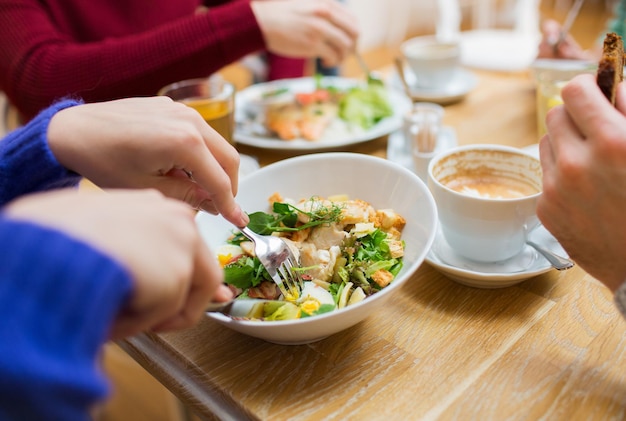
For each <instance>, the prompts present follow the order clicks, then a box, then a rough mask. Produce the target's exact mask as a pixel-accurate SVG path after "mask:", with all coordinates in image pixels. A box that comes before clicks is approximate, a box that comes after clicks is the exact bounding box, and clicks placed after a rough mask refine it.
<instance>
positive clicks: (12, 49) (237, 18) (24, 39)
mask: <svg viewBox="0 0 626 421" xmlns="http://www.w3.org/2000/svg"><path fill="white" fill-rule="evenodd" d="M202 4H204V5H206V6H207V7H209V10H208V11H207V12H206V13H196V10H197V8H198V6H200V5H202ZM263 48H264V41H263V36H262V33H261V31H260V29H259V26H258V24H257V23H256V20H255V18H254V14H253V13H252V9H251V8H250V4H249V0H232V1H228V0H221V1H220V0H205V1H204V2H203V1H202V0H88V1H85V0H3V1H2V2H0V90H2V91H4V92H5V93H6V94H7V96H8V98H9V100H10V101H11V103H12V104H14V105H15V106H16V107H17V108H18V110H19V111H20V112H21V114H22V116H23V117H24V118H25V119H30V118H32V117H33V116H34V115H35V114H36V113H37V112H38V111H39V110H41V109H43V108H45V107H46V106H48V105H49V104H50V103H52V102H53V101H54V100H56V99H58V98H61V97H64V96H68V95H72V96H79V97H81V98H83V99H84V100H85V101H86V102H93V101H104V100H109V99H117V98H123V97H128V96H143V95H154V94H156V93H157V91H158V90H159V88H161V87H163V86H165V85H167V84H169V83H172V82H175V81H178V80H183V79H188V78H194V77H203V76H208V75H209V74H211V73H214V72H216V71H217V70H219V69H220V68H222V67H224V66H225V65H227V64H230V63H232V62H235V61H236V60H238V59H240V58H242V57H243V56H245V55H247V54H249V53H252V52H255V51H258V50H261V49H263ZM302 72H303V61H302V60H295V61H293V60H292V61H288V60H283V61H282V62H281V68H280V69H278V70H277V69H274V72H273V73H272V77H273V78H281V77H295V76H301V75H302Z"/></svg>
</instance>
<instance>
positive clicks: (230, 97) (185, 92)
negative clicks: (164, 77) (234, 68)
mask: <svg viewBox="0 0 626 421" xmlns="http://www.w3.org/2000/svg"><path fill="white" fill-rule="evenodd" d="M159 95H165V96H168V97H170V98H172V99H173V100H174V101H178V102H181V103H183V104H185V105H187V106H189V107H191V108H193V109H195V110H196V111H198V112H199V113H200V115H201V116H202V118H204V120H205V121H206V122H207V123H208V124H209V125H210V126H211V127H213V129H215V130H216V131H217V132H218V133H219V134H221V135H222V136H223V137H224V139H226V140H227V141H228V142H229V143H230V144H232V145H234V144H235V141H234V138H233V131H234V129H235V113H234V110H235V87H234V85H233V84H231V83H229V82H227V81H225V80H224V79H222V78H221V77H220V76H218V75H213V76H210V77H208V78H199V79H189V80H183V81H180V82H175V83H172V84H170V85H167V86H165V87H163V88H162V89H161V90H160V91H159Z"/></svg>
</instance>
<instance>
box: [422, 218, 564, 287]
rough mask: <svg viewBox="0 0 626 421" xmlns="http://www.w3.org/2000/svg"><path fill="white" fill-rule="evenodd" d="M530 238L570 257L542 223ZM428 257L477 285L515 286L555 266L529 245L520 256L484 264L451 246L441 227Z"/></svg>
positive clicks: (454, 275)
mask: <svg viewBox="0 0 626 421" xmlns="http://www.w3.org/2000/svg"><path fill="white" fill-rule="evenodd" d="M529 237H530V239H531V240H533V241H534V242H536V243H538V244H540V245H542V246H544V247H545V248H547V249H548V250H551V251H552V252H554V253H557V254H559V255H561V256H564V257H566V256H567V253H566V252H565V250H563V248H562V247H561V245H560V244H559V243H558V241H557V240H556V239H555V238H554V237H553V236H552V235H551V234H550V233H549V232H548V231H547V230H546V229H545V228H544V227H543V226H542V225H540V226H539V227H537V228H536V229H535V230H533V232H531V233H530V236H529ZM425 260H426V262H428V263H429V264H430V265H432V266H433V267H435V268H436V269H437V270H439V271H440V272H442V273H444V274H445V275H446V276H447V277H448V278H450V279H452V280H454V281H457V282H459V283H461V284H463V285H467V286H471V287H477V288H504V287H508V286H512V285H515V284H518V283H520V282H522V281H525V280H527V279H529V278H532V277H535V276H538V275H541V274H542V273H545V272H548V271H549V270H551V269H552V266H550V263H548V261H547V260H546V259H545V258H544V257H543V256H541V255H540V254H538V253H537V252H536V251H535V250H534V249H533V248H532V247H530V246H526V247H525V248H524V250H522V251H521V252H520V253H519V254H518V255H517V256H514V257H512V258H510V259H507V260H503V261H500V262H494V263H483V262H475V261H473V260H469V259H466V258H464V257H462V256H459V255H458V254H456V253H455V252H454V251H453V250H452V249H451V248H450V246H449V245H448V243H447V242H446V240H445V238H444V237H443V234H442V232H441V229H438V230H437V235H436V237H435V242H434V243H433V246H432V248H431V249H430V251H429V252H428V254H427V255H426V259H425Z"/></svg>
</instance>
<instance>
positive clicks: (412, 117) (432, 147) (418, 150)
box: [403, 102, 444, 182]
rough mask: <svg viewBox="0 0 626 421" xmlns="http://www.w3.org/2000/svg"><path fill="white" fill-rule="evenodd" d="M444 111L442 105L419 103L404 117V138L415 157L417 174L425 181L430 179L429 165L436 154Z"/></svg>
mask: <svg viewBox="0 0 626 421" xmlns="http://www.w3.org/2000/svg"><path fill="white" fill-rule="evenodd" d="M443 114H444V110H443V107H442V106H441V105H438V104H434V103H430V102H417V103H415V104H413V107H412V108H411V110H410V111H409V112H408V113H407V114H406V115H405V116H404V124H403V131H404V138H405V142H406V143H405V144H406V146H407V148H408V152H409V153H411V155H412V157H413V164H414V167H415V173H416V174H417V175H418V176H419V177H420V178H421V179H422V180H423V181H424V182H426V181H427V178H428V164H429V163H430V160H431V159H432V157H433V156H434V155H435V153H436V149H437V146H438V141H439V134H440V132H441V127H442V120H443Z"/></svg>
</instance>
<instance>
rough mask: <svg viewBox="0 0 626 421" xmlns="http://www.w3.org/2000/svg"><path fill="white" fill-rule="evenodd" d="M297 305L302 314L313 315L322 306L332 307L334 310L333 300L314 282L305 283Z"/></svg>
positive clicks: (328, 293)
mask: <svg viewBox="0 0 626 421" xmlns="http://www.w3.org/2000/svg"><path fill="white" fill-rule="evenodd" d="M297 304H298V306H299V307H300V310H302V311H303V312H305V313H308V314H313V313H314V312H316V311H317V310H318V309H319V308H320V307H321V306H322V305H324V304H329V305H332V306H333V308H334V307H335V300H334V299H333V296H332V295H331V294H330V292H328V291H327V290H326V289H325V288H323V287H321V286H319V285H317V284H316V283H314V282H305V283H304V287H303V288H302V293H301V294H300V299H299V300H298V302H297Z"/></svg>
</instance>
